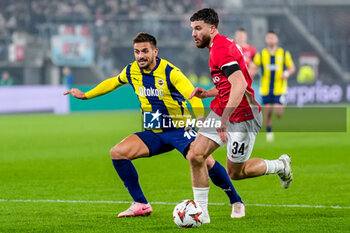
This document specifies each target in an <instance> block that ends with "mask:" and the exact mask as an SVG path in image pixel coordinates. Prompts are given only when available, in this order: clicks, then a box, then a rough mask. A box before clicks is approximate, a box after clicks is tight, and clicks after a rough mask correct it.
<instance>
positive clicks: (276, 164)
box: [264, 159, 284, 175]
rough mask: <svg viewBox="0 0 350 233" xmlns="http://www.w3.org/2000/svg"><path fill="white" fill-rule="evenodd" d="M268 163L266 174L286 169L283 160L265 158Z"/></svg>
mask: <svg viewBox="0 0 350 233" xmlns="http://www.w3.org/2000/svg"><path fill="white" fill-rule="evenodd" d="M264 161H265V164H266V172H265V175H268V174H276V173H279V172H281V171H282V170H283V169H284V164H283V162H282V161H281V160H278V159H276V160H264Z"/></svg>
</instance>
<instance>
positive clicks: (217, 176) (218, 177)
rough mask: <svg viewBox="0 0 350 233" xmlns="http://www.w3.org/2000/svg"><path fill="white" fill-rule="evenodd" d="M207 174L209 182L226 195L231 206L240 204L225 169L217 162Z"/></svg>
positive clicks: (239, 198)
mask: <svg viewBox="0 0 350 233" xmlns="http://www.w3.org/2000/svg"><path fill="white" fill-rule="evenodd" d="M208 173H209V177H210V179H211V181H212V182H213V183H214V184H215V185H216V186H218V187H220V188H221V189H222V190H223V191H224V192H225V193H226V195H227V196H228V198H229V199H230V203H231V204H233V203H236V202H242V199H241V197H240V196H239V195H238V193H237V192H236V190H235V188H234V186H233V184H232V182H231V179H230V177H229V176H228V174H227V172H226V169H225V168H224V167H223V166H222V165H221V164H220V163H219V162H218V161H215V164H214V166H213V167H212V168H211V169H209V170H208Z"/></svg>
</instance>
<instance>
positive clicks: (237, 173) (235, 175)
mask: <svg viewBox="0 0 350 233" xmlns="http://www.w3.org/2000/svg"><path fill="white" fill-rule="evenodd" d="M227 174H228V175H229V177H230V178H231V179H232V180H241V179H243V178H244V177H245V175H244V171H242V170H232V169H228V171H227Z"/></svg>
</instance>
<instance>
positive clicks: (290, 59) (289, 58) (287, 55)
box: [285, 51, 294, 68]
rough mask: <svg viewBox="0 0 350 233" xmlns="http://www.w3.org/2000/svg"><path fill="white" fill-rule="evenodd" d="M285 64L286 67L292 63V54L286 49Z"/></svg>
mask: <svg viewBox="0 0 350 233" xmlns="http://www.w3.org/2000/svg"><path fill="white" fill-rule="evenodd" d="M285 64H286V67H288V68H289V67H291V66H293V65H294V62H293V59H292V55H291V54H290V52H289V51H286V54H285Z"/></svg>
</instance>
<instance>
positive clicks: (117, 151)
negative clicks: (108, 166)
mask: <svg viewBox="0 0 350 233" xmlns="http://www.w3.org/2000/svg"><path fill="white" fill-rule="evenodd" d="M110 154H111V157H112V159H129V158H128V156H127V151H126V150H125V148H124V147H123V146H121V145H120V144H117V145H116V146H114V147H113V148H112V149H111V150H110Z"/></svg>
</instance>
